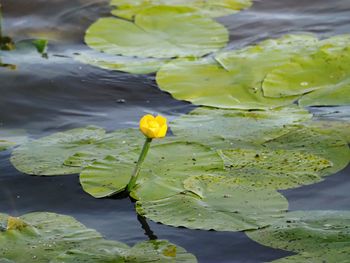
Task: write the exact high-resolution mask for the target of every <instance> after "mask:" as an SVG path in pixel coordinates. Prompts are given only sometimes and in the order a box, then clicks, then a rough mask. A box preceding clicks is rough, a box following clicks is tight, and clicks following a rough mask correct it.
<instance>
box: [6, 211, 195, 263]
mask: <svg viewBox="0 0 350 263" xmlns="http://www.w3.org/2000/svg"><path fill="white" fill-rule="evenodd" d="M0 223H1V225H2V230H1V231H0V253H1V260H0V261H1V262H17V263H27V262H39V263H41V262H42V263H44V262H45V263H46V262H55V263H58V262H91V263H93V262H94V263H95V262H150V261H157V262H196V258H195V257H194V256H193V255H191V254H189V253H187V252H186V251H185V250H184V249H183V248H181V247H177V246H175V245H173V244H171V243H169V242H168V241H165V240H157V241H147V242H141V243H139V244H136V245H135V246H134V247H132V248H130V247H129V246H127V245H126V244H123V243H120V242H117V241H108V240H105V239H103V237H102V236H101V235H100V234H99V233H98V232H96V231H95V230H92V229H88V228H86V227H85V226H84V225H82V224H81V223H79V222H78V221H76V220H75V219H74V218H72V217H69V216H64V215H59V214H54V213H30V214H26V215H24V216H21V217H20V218H13V217H9V216H7V215H5V214H0ZM129 260H130V261H129ZM167 260H170V261H167Z"/></svg>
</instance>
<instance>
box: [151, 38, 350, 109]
mask: <svg viewBox="0 0 350 263" xmlns="http://www.w3.org/2000/svg"><path fill="white" fill-rule="evenodd" d="M348 39H349V37H348V36H339V37H334V38H330V39H327V40H323V41H319V40H318V39H317V38H315V37H314V36H312V35H287V36H284V37H282V38H280V39H274V40H267V41H263V42H261V43H259V44H257V45H255V46H249V47H246V48H243V49H240V50H234V51H226V52H221V53H219V54H217V55H216V56H215V60H213V59H208V58H205V59H199V60H184V59H179V60H175V61H172V62H170V63H167V64H165V65H164V66H162V67H161V69H160V70H159V71H158V73H157V83H158V85H159V86H160V88H161V89H162V90H164V91H167V92H169V93H171V94H172V96H173V97H174V98H176V99H179V100H186V101H190V102H192V103H194V104H196V105H204V106H211V107H217V108H235V109H262V110H266V109H271V108H276V107H280V106H285V105H288V104H292V103H293V102H294V101H295V100H297V99H299V98H300V96H302V95H303V94H305V93H308V92H311V93H310V94H308V95H306V98H305V100H307V99H308V96H310V98H312V100H313V102H305V101H304V102H303V99H302V100H301V102H300V103H301V104H302V105H319V104H322V103H324V104H326V105H334V104H335V105H337V104H348V103H349V99H348V98H349V97H350V96H348V95H349V94H348V92H349V67H348V66H347V65H348V64H349V63H348V62H349V61H350V55H349V54H350V53H349V50H350V49H349V48H350V47H349V43H350V41H349V40H348ZM337 41H338V42H339V43H337ZM330 86H332V87H330ZM312 91H314V92H312ZM313 94H315V95H313ZM317 94H318V95H317ZM312 96H315V100H314V98H313V97H312ZM319 97H322V98H323V99H324V100H325V101H326V102H323V101H320V102H317V100H318V99H319ZM316 99H317V100H316ZM320 100H321V99H320Z"/></svg>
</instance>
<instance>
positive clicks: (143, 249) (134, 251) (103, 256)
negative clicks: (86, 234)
mask: <svg viewBox="0 0 350 263" xmlns="http://www.w3.org/2000/svg"><path fill="white" fill-rule="evenodd" d="M118 260H120V261H118ZM50 262H52V263H62V262H65V263H70V262H71V263H76V262H84V263H85V262H87V263H106V262H110V263H113V262H135V263H146V262H164V263H166V262H173V263H175V262H183V263H195V262H197V259H196V257H195V256H194V255H192V254H190V253H188V252H187V251H186V250H185V249H183V248H182V247H179V246H175V245H173V244H171V243H169V242H168V241H166V240H150V241H145V242H141V243H137V244H136V245H135V246H133V247H131V248H125V249H124V248H123V249H120V248H118V247H116V246H115V244H114V243H113V242H110V243H107V242H106V243H105V244H103V250H102V249H101V248H100V247H91V248H89V250H86V251H79V250H76V249H74V250H70V251H68V252H66V253H65V254H61V255H60V256H58V257H57V258H56V259H54V260H52V261H50Z"/></svg>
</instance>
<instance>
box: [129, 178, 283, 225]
mask: <svg viewBox="0 0 350 263" xmlns="http://www.w3.org/2000/svg"><path fill="white" fill-rule="evenodd" d="M183 184H184V188H185V190H186V191H183V192H181V193H178V194H175V195H172V196H169V197H166V198H163V199H159V200H147V199H145V200H141V201H138V202H137V203H136V210H137V212H138V213H139V214H140V215H143V216H146V217H147V218H149V219H151V220H153V221H156V222H160V223H163V224H166V225H170V226H175V227H180V226H182V227H187V228H191V229H205V230H210V229H213V230H217V231H242V230H249V229H258V228H262V227H266V226H268V225H270V224H271V223H273V222H274V220H276V219H278V218H280V217H283V214H284V213H285V211H286V210H287V208H288V202H287V200H286V199H285V198H284V197H283V196H282V195H281V194H279V193H278V192H277V191H274V190H270V189H264V188H255V187H248V186H240V185H237V184H236V182H235V180H234V178H229V177H224V176H210V175H202V176H191V177H189V178H188V179H186V180H184V182H183Z"/></svg>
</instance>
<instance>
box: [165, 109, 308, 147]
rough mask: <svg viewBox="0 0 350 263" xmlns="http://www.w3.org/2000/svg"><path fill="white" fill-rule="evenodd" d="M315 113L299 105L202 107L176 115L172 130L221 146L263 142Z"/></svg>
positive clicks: (238, 145) (213, 145) (194, 139)
mask: <svg viewBox="0 0 350 263" xmlns="http://www.w3.org/2000/svg"><path fill="white" fill-rule="evenodd" d="M311 117H312V115H311V114H310V113H309V112H308V111H306V110H303V109H300V108H298V107H288V108H282V109H279V110H272V111H238V110H224V109H212V108H206V107H200V108H197V109H195V110H193V111H192V112H190V113H189V114H186V115H183V116H181V117H179V118H177V119H175V120H174V121H173V122H172V123H171V124H170V127H171V130H172V131H173V133H174V134H175V136H178V137H180V138H187V139H188V140H190V141H198V142H200V143H203V144H205V145H209V146H212V147H215V148H219V149H226V148H231V147H234V148H236V147H240V146H241V147H247V145H250V144H253V145H256V144H262V143H264V142H266V141H269V140H272V139H274V138H277V137H280V136H282V135H284V134H286V133H288V132H289V131H290V129H291V128H293V125H294V124H297V123H299V122H304V121H307V120H309V119H310V118H311Z"/></svg>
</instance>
